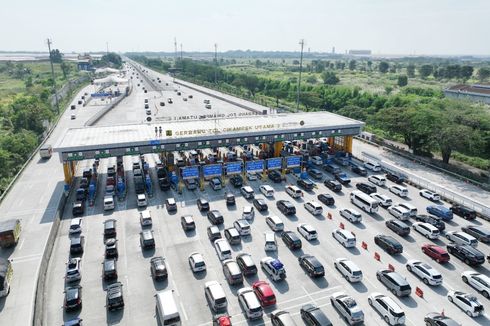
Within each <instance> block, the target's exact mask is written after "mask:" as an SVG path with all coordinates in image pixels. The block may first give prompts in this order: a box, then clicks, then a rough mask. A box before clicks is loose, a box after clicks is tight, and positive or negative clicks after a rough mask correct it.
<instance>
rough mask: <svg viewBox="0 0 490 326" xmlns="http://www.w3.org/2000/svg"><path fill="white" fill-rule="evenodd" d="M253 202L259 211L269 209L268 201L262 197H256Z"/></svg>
mask: <svg viewBox="0 0 490 326" xmlns="http://www.w3.org/2000/svg"><path fill="white" fill-rule="evenodd" d="M253 204H254V206H255V208H257V210H258V211H259V212H262V211H266V210H268V209H269V206H267V203H266V202H265V200H264V199H262V198H255V199H254V200H253Z"/></svg>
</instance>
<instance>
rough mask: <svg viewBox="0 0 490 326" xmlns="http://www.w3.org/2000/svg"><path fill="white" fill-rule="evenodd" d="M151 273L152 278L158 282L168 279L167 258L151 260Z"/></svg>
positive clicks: (160, 257) (159, 257)
mask: <svg viewBox="0 0 490 326" xmlns="http://www.w3.org/2000/svg"><path fill="white" fill-rule="evenodd" d="M150 273H151V277H152V278H153V279H154V280H156V281H158V280H165V279H167V277H168V270H167V264H166V263H165V258H163V257H162V256H158V257H153V258H152V259H150Z"/></svg>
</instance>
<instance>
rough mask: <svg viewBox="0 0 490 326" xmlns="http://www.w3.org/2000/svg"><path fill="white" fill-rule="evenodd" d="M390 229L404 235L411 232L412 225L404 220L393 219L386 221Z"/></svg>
mask: <svg viewBox="0 0 490 326" xmlns="http://www.w3.org/2000/svg"><path fill="white" fill-rule="evenodd" d="M385 225H386V227H387V228H388V229H390V230H392V231H393V232H395V233H396V234H398V235H400V236H402V237H404V236H407V235H409V234H410V226H409V225H408V224H405V223H404V222H402V221H399V220H395V219H391V220H388V221H386V222H385Z"/></svg>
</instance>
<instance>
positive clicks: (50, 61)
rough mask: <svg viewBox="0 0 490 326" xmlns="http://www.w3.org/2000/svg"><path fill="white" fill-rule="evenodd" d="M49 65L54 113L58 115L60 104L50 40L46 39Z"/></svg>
mask: <svg viewBox="0 0 490 326" xmlns="http://www.w3.org/2000/svg"><path fill="white" fill-rule="evenodd" d="M47 43H48V51H49V63H50V64H51V78H52V79H53V94H54V101H55V103H56V112H57V114H60V103H59V102H58V94H57V93H56V79H55V78H54V67H53V57H52V55H51V40H50V39H49V38H48V40H47Z"/></svg>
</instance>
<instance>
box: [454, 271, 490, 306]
mask: <svg viewBox="0 0 490 326" xmlns="http://www.w3.org/2000/svg"><path fill="white" fill-rule="evenodd" d="M461 279H462V280H463V282H465V283H466V284H469V285H470V286H471V287H473V288H474V289H475V290H477V291H478V293H480V294H481V295H483V296H484V297H485V298H487V299H488V298H489V297H490V296H489V295H490V277H488V276H487V275H485V274H481V273H478V272H475V271H464V272H463V273H462V274H461Z"/></svg>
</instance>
